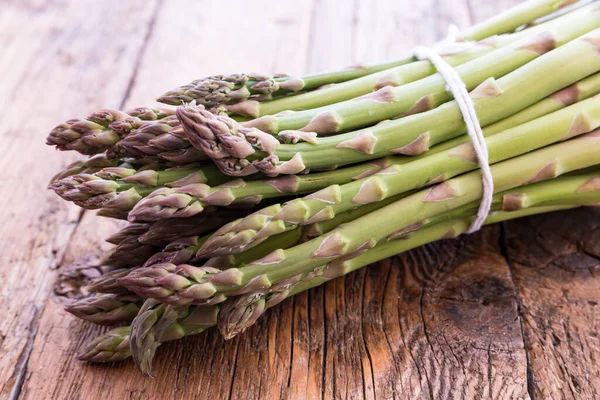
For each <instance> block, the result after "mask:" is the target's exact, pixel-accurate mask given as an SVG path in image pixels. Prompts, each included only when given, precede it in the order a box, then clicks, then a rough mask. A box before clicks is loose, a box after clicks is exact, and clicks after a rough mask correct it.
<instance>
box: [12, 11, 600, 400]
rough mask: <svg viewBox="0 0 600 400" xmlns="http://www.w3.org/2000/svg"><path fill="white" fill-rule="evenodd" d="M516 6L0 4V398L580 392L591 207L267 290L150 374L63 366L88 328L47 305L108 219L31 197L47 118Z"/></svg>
mask: <svg viewBox="0 0 600 400" xmlns="http://www.w3.org/2000/svg"><path fill="white" fill-rule="evenodd" d="M517 2H518V1H517V0H502V1H495V2H491V1H486V2H477V3H475V2H472V3H473V4H470V3H471V1H467V0H464V1H457V2H452V3H451V4H450V2H443V1H438V0H423V1H419V2H416V1H414V0H402V1H392V0H377V1H367V0H356V1H354V2H350V3H348V4H345V3H344V6H341V5H340V2H339V1H335V0H302V1H295V2H276V3H275V4H273V2H270V1H268V0H261V1H257V2H253V3H252V7H250V6H249V5H248V4H247V3H246V2H242V1H231V2H228V3H227V6H226V8H224V7H223V4H222V2H219V1H217V0H204V1H201V2H193V1H187V0H175V1H164V0H163V1H161V0H157V1H155V2H154V1H152V2H139V1H134V2H116V1H103V2H102V1H90V2H77V1H75V0H69V1H67V0H63V1H58V0H56V1H46V2H43V1H40V2H35V1H28V2H20V1H19V2H17V1H13V2H11V1H8V2H7V1H4V2H3V4H2V7H1V8H0V46H1V47H2V48H3V54H7V55H8V57H4V56H3V57H0V71H1V72H2V76H3V83H4V82H6V84H4V85H3V87H2V89H1V90H0V105H2V107H3V110H4V111H5V112H4V113H2V114H0V127H1V128H0V148H2V149H9V151H7V152H5V153H6V156H5V157H4V158H3V159H2V160H0V164H1V165H2V167H3V171H5V173H4V174H3V182H4V180H6V182H8V183H11V182H16V181H17V180H18V182H19V184H20V188H21V192H18V193H16V194H15V193H14V192H11V191H9V190H8V189H7V187H9V185H6V184H5V185H3V186H2V187H0V191H2V195H0V209H3V210H10V211H9V215H8V219H5V221H6V222H3V224H2V225H0V248H1V250H2V252H0V261H2V264H0V265H1V266H0V282H2V283H1V284H0V296H1V300H2V301H3V303H4V304H5V305H6V306H5V310H6V315H7V316H8V318H3V319H2V320H1V321H0V355H1V357H0V398H8V397H9V396H10V393H11V391H12V393H13V395H15V396H16V395H18V394H19V393H20V395H21V397H23V398H32V399H38V398H56V399H63V398H73V399H78V398H86V399H95V398H111V399H112V398H114V399H121V398H208V397H210V398H243V399H255V398H256V399H258V398H311V399H312V398H384V399H387V398H397V399H404V398H480V397H493V398H530V397H531V398H533V397H535V396H536V395H537V397H538V398H562V397H565V398H593V397H595V396H597V392H598V389H599V382H600V381H599V380H598V367H597V365H596V361H595V360H597V357H598V354H597V350H596V349H597V347H598V346H597V340H598V336H597V327H596V320H595V319H594V317H595V314H594V312H595V311H596V307H597V302H598V299H597V297H598V295H597V294H596V292H597V289H598V288H599V285H598V283H597V279H595V277H596V275H595V274H596V270H597V269H598V268H599V264H598V260H597V257H599V255H600V250H598V247H597V242H598V240H597V239H598V235H597V231H598V228H597V221H598V214H597V212H592V211H580V212H577V211H576V212H570V213H560V214H556V215H554V216H552V217H549V218H548V217H537V218H530V219H527V220H525V221H523V222H515V223H510V224H507V233H506V235H503V234H502V232H501V230H500V227H489V228H486V229H484V230H483V231H482V232H480V233H478V234H475V235H470V236H468V237H464V238H461V239H459V240H450V241H445V242H442V243H437V244H434V245H430V246H425V247H423V248H420V249H416V250H414V251H411V252H409V253H407V254H405V255H402V256H399V257H396V258H394V259H391V260H387V261H384V262H381V263H379V264H377V265H374V266H372V267H370V268H368V269H365V270H362V271H360V272H357V273H354V274H351V275H350V276H348V277H346V278H343V279H338V280H336V281H333V282H330V283H328V284H326V285H325V286H324V287H320V288H316V289H313V290H311V291H309V292H307V293H303V294H300V295H298V296H296V297H295V298H292V299H289V300H287V301H285V302H283V303H282V304H281V305H279V306H277V307H275V308H274V309H272V310H270V311H269V312H268V313H267V315H265V317H264V318H263V319H262V320H261V321H260V322H259V323H258V324H257V325H255V326H254V327H252V328H251V329H250V330H249V331H248V332H246V333H245V334H243V335H241V336H239V337H237V338H236V339H234V340H232V341H229V342H226V341H223V340H222V339H221V338H220V337H219V335H218V334H217V332H215V331H212V332H207V333H206V334H202V335H198V336H197V337H190V338H186V339H184V340H181V341H180V342H178V343H169V344H166V345H164V346H163V347H162V348H161V349H160V351H159V355H158V356H157V359H156V362H155V366H156V373H157V378H156V379H154V380H152V379H146V378H142V377H141V376H140V375H139V373H138V372H137V371H136V370H135V368H134V367H133V365H132V364H131V363H122V364H119V365H86V364H82V363H80V362H78V361H76V360H75V359H74V354H75V353H76V351H77V349H78V348H79V347H80V346H82V345H83V344H84V343H86V342H88V341H89V340H91V339H92V338H93V337H95V336H96V335H98V334H100V333H101V332H103V331H105V328H100V327H96V326H92V325H90V324H84V323H81V322H80V321H77V320H75V319H74V318H72V317H71V316H69V315H67V314H66V313H64V312H63V311H62V305H61V304H62V302H63V301H64V296H63V295H64V294H65V291H64V290H63V289H64V288H65V287H70V286H68V283H69V282H66V281H63V285H62V286H61V285H60V284H59V285H54V281H55V280H56V279H57V277H58V278H59V282H60V274H61V273H62V274H64V273H66V272H67V271H68V268H69V267H70V266H71V265H74V264H76V265H88V264H94V263H95V262H96V261H97V259H98V257H99V256H100V255H101V254H102V251H104V250H106V248H107V247H106V244H104V243H103V242H102V238H103V237H105V236H106V235H107V233H108V232H112V231H114V230H115V229H116V226H117V225H118V223H115V222H114V221H107V220H104V219H99V218H96V217H95V216H94V215H93V213H89V212H86V213H81V212H80V211H79V210H77V209H75V208H74V207H69V206H67V205H65V204H64V203H63V202H59V201H57V199H56V198H55V197H54V196H51V195H50V194H49V193H45V192H44V191H43V190H42V188H43V186H44V184H45V182H46V181H47V179H48V178H49V176H50V175H51V173H50V172H48V171H55V170H58V169H59V168H60V166H63V165H65V164H66V163H67V162H68V161H70V160H73V159H74V157H75V156H74V155H72V154H67V153H62V154H59V153H58V152H53V151H51V150H50V149H49V148H46V147H44V146H43V143H42V142H43V138H44V136H45V134H46V132H47V130H48V128H49V127H52V126H53V124H56V123H57V122H60V121H61V120H62V119H66V118H69V117H73V116H81V115H85V114H86V113H88V112H90V111H92V110H93V109H95V108H98V107H101V106H110V107H118V106H123V107H125V108H128V107H133V106H136V105H146V104H155V103H154V102H153V101H152V99H153V98H154V97H155V96H156V95H158V94H160V93H162V91H164V90H165V89H168V88H169V87H172V86H174V85H176V84H178V83H181V82H185V81H188V80H189V79H191V78H194V77H198V76H202V75H207V74H211V73H216V72H234V71H239V70H240V69H242V70H246V71H284V72H291V73H303V72H305V71H309V70H311V71H316V70H323V69H329V68H338V67H340V66H343V65H349V64H356V63H358V62H361V61H376V60H381V59H389V58H392V57H394V56H398V55H401V54H403V52H404V51H408V50H409V49H410V47H411V46H412V45H414V44H415V43H431V42H433V41H435V40H437V39H439V38H441V37H442V36H443V35H445V31H446V26H447V25H448V23H449V22H452V23H456V24H458V25H459V26H466V25H468V24H469V23H471V22H473V21H475V20H480V19H483V18H485V17H489V16H491V15H493V14H494V13H497V12H498V10H500V9H504V8H506V7H509V6H511V5H513V4H515V3H517ZM121 3H124V4H121ZM216 16H222V17H221V18H216ZM109 17H110V18H109ZM25 18H30V19H31V20H32V21H34V22H32V23H30V24H25V25H24V24H23V21H24V19H25ZM63 21H68V22H69V23H67V24H65V23H64V22H63ZM182 21H183V22H182ZM17 27H19V29H17ZM16 32H18V34H17V33H16ZM240 32H243V35H241V36H240ZM174 48H176V49H177V50H176V51H174V50H173V49H174ZM49 66H52V67H51V68H50V67H49ZM17 90H19V92H17ZM23 92H25V93H29V97H27V96H20V95H19V94H20V93H23ZM32 98H33V99H35V101H32ZM42 100H43V101H42ZM33 111H35V114H31V113H32V112H33ZM24 116H25V118H24ZM25 149H27V151H26V150H25ZM40 160H42V161H43V163H42V162H40ZM25 173H27V174H28V175H25ZM21 176H27V179H20V178H21ZM7 193H10V194H11V196H8V195H7ZM567 222H568V223H569V225H565V228H562V225H561V224H566V223H567ZM24 227H26V229H24ZM567 230H568V231H569V232H570V233H569V234H568V235H567V234H565V233H562V232H566V231H567ZM32 232H34V234H33V235H32ZM505 239H506V240H505ZM507 255H508V256H509V258H508V260H510V263H509V262H508V261H507V258H506V256H507ZM17 272H19V273H17ZM65 282H66V283H65ZM53 288H58V291H57V292H54V291H53Z"/></svg>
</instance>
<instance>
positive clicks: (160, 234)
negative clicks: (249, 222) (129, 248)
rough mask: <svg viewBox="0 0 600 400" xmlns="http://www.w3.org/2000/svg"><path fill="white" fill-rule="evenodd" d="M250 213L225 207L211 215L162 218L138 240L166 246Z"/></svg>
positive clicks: (212, 229)
mask: <svg viewBox="0 0 600 400" xmlns="http://www.w3.org/2000/svg"><path fill="white" fill-rule="evenodd" d="M248 213H249V212H248V211H247V210H244V209H223V210H215V212H212V213H210V214H209V215H197V216H194V217H189V218H167V219H162V220H160V221H156V222H154V223H152V224H150V228H149V229H148V231H147V232H145V233H143V234H142V235H140V236H139V238H138V240H139V241H140V242H141V243H144V244H149V245H152V246H156V247H165V246H166V245H168V244H169V243H171V242H173V241H175V240H177V239H180V238H182V237H190V236H200V235H205V234H207V233H210V232H213V231H215V230H216V229H218V228H220V227H221V226H223V225H224V224H226V223H228V222H230V221H232V220H235V219H236V218H239V217H241V216H245V215H248ZM133 225H135V224H133Z"/></svg>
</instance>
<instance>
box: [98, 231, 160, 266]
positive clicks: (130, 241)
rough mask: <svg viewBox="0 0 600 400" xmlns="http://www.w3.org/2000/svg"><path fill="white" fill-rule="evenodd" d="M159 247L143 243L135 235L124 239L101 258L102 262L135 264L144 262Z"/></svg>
mask: <svg viewBox="0 0 600 400" xmlns="http://www.w3.org/2000/svg"><path fill="white" fill-rule="evenodd" d="M159 249H160V248H157V247H155V246H152V245H148V244H144V243H141V242H140V241H138V238H137V237H130V238H127V239H124V240H123V241H121V243H119V244H118V245H117V247H115V248H114V249H112V250H111V251H110V252H109V253H108V254H107V255H106V256H105V258H104V259H103V260H102V264H108V265H111V264H121V265H126V266H136V265H142V264H144V263H145V262H146V261H147V260H148V259H149V258H150V257H152V256H153V255H154V254H155V253H156V252H157V251H158V250H159Z"/></svg>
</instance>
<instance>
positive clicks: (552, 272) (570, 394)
mask: <svg viewBox="0 0 600 400" xmlns="http://www.w3.org/2000/svg"><path fill="white" fill-rule="evenodd" d="M599 222H600V212H599V211H598V210H593V209H580V210H575V211H571V212H561V213H555V214H551V215H548V216H539V217H532V218H527V219H525V220H522V221H519V222H510V223H508V224H507V250H508V255H509V257H510V262H511V266H512V271H513V276H514V281H515V285H516V287H517V292H518V297H519V299H520V302H521V313H522V316H523V321H524V324H523V327H524V332H525V343H526V345H527V350H528V354H529V363H530V366H531V377H530V385H531V389H532V391H533V392H534V393H535V394H536V398H541V399H550V398H552V399H559V398H560V399H593V398H598V397H599V396H600V365H599V364H598V361H597V360H598V359H599V358H600V339H599V335H598V332H599V330H600V319H599V318H598V317H599V308H598V304H600V290H599V289H600V275H599V271H600V224H599Z"/></svg>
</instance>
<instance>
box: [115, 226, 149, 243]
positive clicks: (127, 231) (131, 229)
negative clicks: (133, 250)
mask: <svg viewBox="0 0 600 400" xmlns="http://www.w3.org/2000/svg"><path fill="white" fill-rule="evenodd" d="M151 226H152V224H142V223H140V224H128V225H126V226H125V227H124V228H122V229H121V230H119V231H118V232H115V233H113V234H112V235H110V236H109V237H108V238H107V239H106V241H107V242H108V243H111V244H114V245H118V244H119V243H121V242H123V241H125V240H128V239H130V238H136V239H139V238H140V236H142V235H144V234H145V233H146V232H148V230H149V229H150V227H151ZM147 244H152V243H147Z"/></svg>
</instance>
